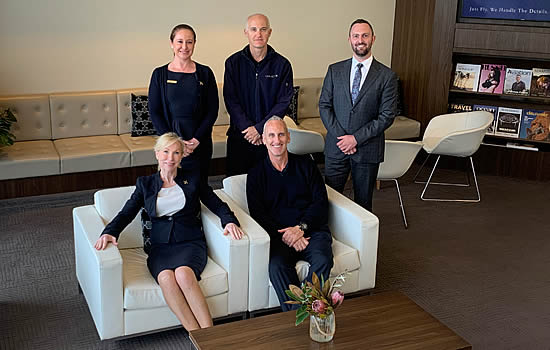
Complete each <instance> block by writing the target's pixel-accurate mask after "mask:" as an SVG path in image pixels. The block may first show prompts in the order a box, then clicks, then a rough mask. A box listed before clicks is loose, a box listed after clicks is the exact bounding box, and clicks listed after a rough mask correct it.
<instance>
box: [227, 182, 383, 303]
mask: <svg viewBox="0 0 550 350" xmlns="http://www.w3.org/2000/svg"><path fill="white" fill-rule="evenodd" d="M327 192H328V198H329V217H328V222H329V226H330V230H331V232H332V235H333V238H334V239H333V244H332V251H333V254H334V267H333V269H332V271H331V276H335V275H337V274H339V273H341V272H344V271H346V270H347V271H348V272H350V275H349V276H348V277H347V279H346V284H345V285H344V287H343V291H344V292H345V293H350V292H356V291H363V290H368V289H372V288H374V286H375V279H376V259H377V252H378V226H379V222H378V218H377V217H376V216H375V215H374V214H372V213H370V212H369V211H367V210H365V209H363V208H361V207H360V206H359V205H357V204H356V203H354V202H353V201H351V200H350V199H349V198H347V197H345V196H343V195H342V194H340V193H338V192H336V191H335V190H333V189H332V188H330V187H328V186H327ZM216 193H217V194H218V196H219V197H220V198H221V199H222V200H224V201H225V202H227V203H228V204H229V205H230V207H231V208H232V210H234V211H235V205H237V206H239V207H240V210H242V211H245V212H246V213H247V214H248V213H249V211H248V204H247V199H246V175H236V176H231V177H228V178H226V179H224V181H223V189H222V190H217V191H216ZM239 220H240V218H239ZM249 240H250V253H249V256H250V259H249V268H250V271H249V286H250V288H249V297H248V301H249V303H248V311H251V312H254V311H258V310H262V309H266V308H271V307H276V306H278V305H279V300H278V298H277V295H276V294H275V290H274V289H273V287H272V286H271V282H270V281H269V273H268V262H269V235H268V233H267V232H265V231H264V230H261V231H260V232H257V231H255V234H254V235H253V236H249ZM308 269H309V264H307V263H306V262H304V261H299V262H298V263H297V264H296V270H297V272H298V276H299V277H300V279H302V280H303V279H304V278H305V276H306V275H307V272H308Z"/></svg>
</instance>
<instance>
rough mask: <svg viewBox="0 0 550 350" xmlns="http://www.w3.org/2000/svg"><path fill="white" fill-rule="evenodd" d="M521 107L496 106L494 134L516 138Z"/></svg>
mask: <svg viewBox="0 0 550 350" xmlns="http://www.w3.org/2000/svg"><path fill="white" fill-rule="evenodd" d="M521 113H522V110H521V109H517V108H508V107H498V118H497V123H496V126H495V135H499V136H507V137H514V138H517V137H518V136H519V125H520V122H521Z"/></svg>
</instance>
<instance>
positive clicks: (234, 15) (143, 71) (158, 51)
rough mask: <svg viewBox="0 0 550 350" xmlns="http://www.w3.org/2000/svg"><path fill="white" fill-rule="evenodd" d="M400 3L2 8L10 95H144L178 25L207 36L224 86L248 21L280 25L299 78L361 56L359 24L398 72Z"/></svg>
mask: <svg viewBox="0 0 550 350" xmlns="http://www.w3.org/2000/svg"><path fill="white" fill-rule="evenodd" d="M394 10H395V0H349V1H341V2H339V1H334V0H331V1H328V0H278V1H270V2H268V1H264V4H260V2H258V1H250V0H234V1H211V0H193V1H188V0H178V1H167V0H166V1H164V0H161V1H150V0H148V1H143V0H133V1H128V0H109V1H107V0H97V1H89V0H88V1H84V0H73V1H69V0H48V1H42V0H2V1H0V95H8V94H28V93H49V92H55V91H83V90H105V89H119V88H127V87H142V86H147V85H148V83H149V78H150V74H151V72H152V70H153V68H154V67H156V66H160V65H162V64H165V63H167V62H169V61H170V59H171V56H172V55H171V51H170V46H169V42H168V36H169V32H170V30H171V28H172V27H173V26H174V25H175V24H178V23H182V22H184V23H189V24H191V25H192V26H193V27H194V28H195V30H196V31H197V35H198V38H197V39H198V42H197V47H196V49H195V55H194V56H193V57H194V59H195V60H196V61H198V62H200V63H203V64H206V65H209V66H210V67H211V68H212V69H213V70H214V73H215V75H216V79H217V80H218V81H222V80H223V69H224V67H223V64H224V61H225V59H226V58H227V57H228V56H229V55H230V54H231V53H233V52H235V51H237V50H239V49H241V48H242V47H244V45H245V44H246V43H247V41H246V38H245V37H244V35H243V34H242V32H243V28H244V23H245V19H246V16H247V15H248V14H251V13H254V12H263V13H265V14H267V15H268V16H269V17H270V20H271V26H272V28H273V34H272V36H271V40H270V44H271V45H272V46H273V47H274V48H275V49H276V50H277V51H279V52H280V53H281V54H283V55H284V56H286V57H287V58H288V59H289V60H290V61H291V63H292V66H293V69H294V76H295V77H296V78H301V77H318V76H324V74H325V73H326V69H327V66H328V64H329V63H331V62H335V61H338V60H341V59H345V58H347V57H350V56H351V51H350V48H349V44H348V43H347V30H348V26H349V24H350V23H351V22H352V21H353V20H354V19H356V18H358V17H363V18H365V19H368V20H370V21H371V23H372V24H373V26H374V29H375V31H376V36H377V38H376V43H375V46H374V54H375V56H376V57H377V58H378V59H379V60H380V61H381V62H383V63H385V64H387V65H390V63H391V62H390V60H391V47H392V37H393V19H394Z"/></svg>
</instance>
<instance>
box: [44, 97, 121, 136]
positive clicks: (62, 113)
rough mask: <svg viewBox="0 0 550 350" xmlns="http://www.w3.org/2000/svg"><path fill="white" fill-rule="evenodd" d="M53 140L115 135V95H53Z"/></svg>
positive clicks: (51, 101)
mask: <svg viewBox="0 0 550 350" xmlns="http://www.w3.org/2000/svg"><path fill="white" fill-rule="evenodd" d="M50 108H51V116H52V138H53V139H64V138H71V137H80V136H98V135H116V134H117V132H118V121H117V107H116V92H115V91H96V92H78V93H59V94H52V95H50Z"/></svg>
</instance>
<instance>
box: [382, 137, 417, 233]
mask: <svg viewBox="0 0 550 350" xmlns="http://www.w3.org/2000/svg"><path fill="white" fill-rule="evenodd" d="M421 148H422V142H420V141H418V142H408V141H393V140H386V146H385V150H384V161H383V162H382V163H380V167H379V168H378V176H377V178H376V179H377V180H379V181H387V180H393V181H395V187H396V189H397V196H398V198H399V206H400V207H401V215H402V216H403V224H404V225H405V228H407V227H408V223H407V217H406V216H405V206H404V205H403V199H402V198H401V191H400V190H399V182H398V181H397V179H399V178H400V177H401V176H403V175H404V174H405V173H406V172H407V170H409V168H410V166H411V164H412V162H413V161H414V158H415V157H416V155H417V154H418V152H419V151H420V149H421Z"/></svg>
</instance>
